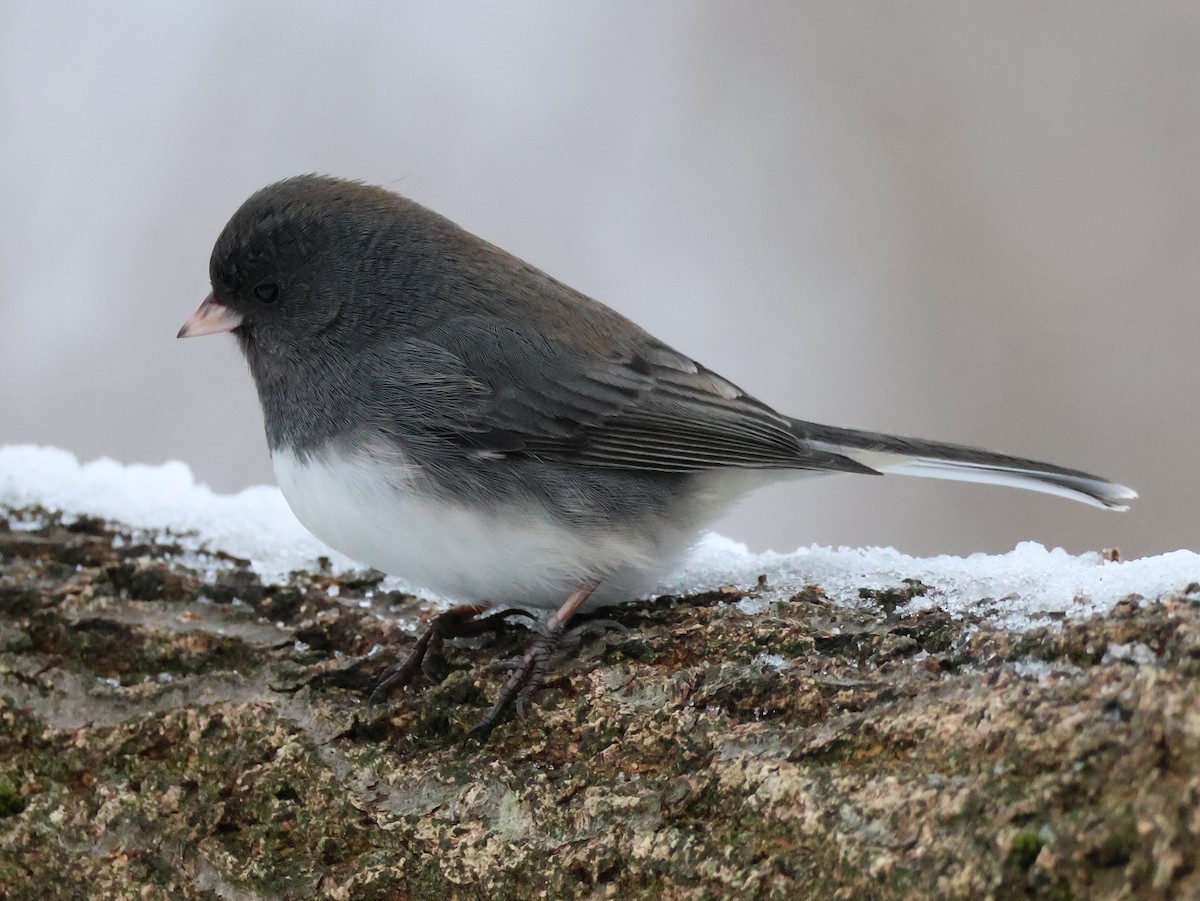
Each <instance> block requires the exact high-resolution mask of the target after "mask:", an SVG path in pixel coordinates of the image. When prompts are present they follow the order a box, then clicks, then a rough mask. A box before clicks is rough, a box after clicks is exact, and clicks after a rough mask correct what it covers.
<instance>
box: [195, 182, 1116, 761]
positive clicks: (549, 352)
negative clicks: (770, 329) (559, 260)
mask: <svg viewBox="0 0 1200 901" xmlns="http://www.w3.org/2000/svg"><path fill="white" fill-rule="evenodd" d="M209 277H210V281H211V288H212V290H211V293H209V294H208V296H207V297H206V298H205V299H204V301H203V302H202V303H201V305H200V307H199V309H197V310H196V312H195V313H194V314H192V316H191V317H190V318H189V319H188V320H187V321H186V322H185V324H184V325H183V327H182V328H181V329H180V331H179V334H178V337H180V338H185V337H194V336H200V335H211V334H218V333H223V332H231V333H232V334H233V336H234V337H235V338H236V340H237V344H238V345H239V347H240V348H241V350H242V352H243V354H244V355H245V358H246V361H247V363H248V365H249V370H250V373H251V376H252V377H253V380H254V384H255V386H256V389H257V393H258V399H259V401H260V403H261V406H262V412H263V421H264V426H265V430H266V437H267V443H268V447H269V449H270V453H271V461H272V465H273V468H274V472H275V476H276V480H277V482H278V485H279V488H280V490H281V492H282V494H283V496H284V498H285V499H286V500H287V502H288V504H289V505H290V507H291V509H292V510H293V512H294V513H295V515H296V517H297V518H298V519H299V521H300V522H301V523H302V524H303V525H304V526H305V527H306V528H307V529H308V530H309V531H311V532H312V533H313V534H314V535H315V536H316V537H318V538H319V539H321V540H322V541H323V542H325V543H326V544H327V545H329V546H330V547H332V548H335V549H337V550H339V551H341V552H343V553H344V554H346V555H347V556H349V557H350V558H352V559H354V560H356V561H359V562H361V563H363V564H365V565H368V566H370V567H374V568H376V569H379V570H382V571H383V572H385V573H388V574H393V575H396V576H399V577H401V578H403V579H404V580H405V581H407V582H408V583H410V584H412V585H415V586H420V587H423V588H425V589H428V590H430V591H433V592H435V593H437V594H439V595H442V596H443V597H447V598H450V599H453V600H455V601H457V602H459V603H457V604H456V605H455V606H453V607H451V608H450V609H448V610H446V611H445V612H443V613H441V614H439V615H438V616H437V617H435V618H434V619H433V621H432V622H431V624H430V625H429V627H428V629H427V630H426V631H425V633H424V634H423V635H421V636H420V637H419V639H418V640H417V642H416V644H415V645H414V647H413V649H412V650H411V651H410V653H409V654H408V655H407V656H406V657H404V658H403V659H401V660H398V661H397V662H396V663H395V664H394V665H393V666H391V667H390V668H389V669H388V670H387V671H385V673H384V674H383V676H382V677H381V679H380V681H379V683H378V685H377V686H376V688H375V691H374V692H373V693H372V696H371V700H372V702H374V703H379V702H381V701H383V700H385V699H386V698H387V697H388V696H389V694H390V693H391V692H392V691H394V690H395V689H396V688H397V687H399V686H401V685H406V684H409V683H411V682H412V681H413V680H414V679H415V678H416V676H417V674H418V673H419V672H420V673H424V674H425V675H426V676H428V677H430V678H436V677H435V675H434V674H435V672H436V668H435V666H434V663H435V661H436V660H438V659H439V658H440V655H441V652H442V646H443V643H444V641H445V640H446V639H448V638H453V637H458V636H466V635H475V634H480V633H482V632H485V631H488V630H494V629H498V628H500V626H501V625H502V622H503V621H506V620H507V618H509V617H511V616H512V615H514V614H522V615H533V614H535V613H540V614H542V615H543V616H544V615H545V614H549V615H548V618H546V619H545V621H544V622H543V623H542V624H541V627H540V628H539V629H537V630H536V632H535V637H534V639H533V641H532V642H531V644H530V646H529V649H528V651H527V652H526V653H525V655H524V656H523V657H522V658H520V660H519V661H518V663H517V665H516V666H515V667H514V668H513V670H512V672H511V673H510V675H509V677H508V680H507V681H506V682H505V684H504V686H503V688H502V689H501V691H500V693H499V695H498V697H497V698H496V700H495V702H494V703H493V705H492V706H491V708H490V709H489V710H488V712H487V714H486V715H485V716H484V718H483V719H482V720H481V721H480V722H479V724H478V725H477V726H476V727H475V729H474V730H472V734H475V735H478V736H480V737H481V738H485V737H486V735H487V733H488V732H490V731H491V730H492V729H493V728H494V727H495V726H496V725H497V724H498V723H499V722H500V721H501V720H502V719H503V717H504V716H505V715H506V713H507V712H508V710H509V709H510V708H511V707H514V706H515V707H516V708H517V709H518V710H519V711H523V709H524V707H525V705H526V704H527V703H529V702H530V701H532V699H533V698H534V697H535V695H536V693H537V691H538V690H539V688H540V687H541V685H542V683H543V681H544V679H545V676H546V673H547V670H548V668H549V667H550V665H551V661H552V660H553V659H554V657H555V654H556V651H557V650H558V649H559V648H560V647H561V646H562V644H563V643H564V636H567V635H568V634H569V633H570V631H571V629H570V624H571V623H572V621H573V620H574V618H575V617H576V615H577V614H580V613H584V612H588V611H591V610H594V609H596V608H599V607H602V606H605V605H608V604H614V603H619V602H621V601H625V600H630V599H634V598H638V597H641V596H643V595H644V594H645V593H647V592H648V591H650V590H651V589H653V588H654V587H655V585H656V584H657V583H658V582H659V580H660V579H661V578H662V577H663V576H664V575H666V574H667V573H668V572H669V571H670V570H671V569H672V568H673V567H674V565H675V564H676V563H677V562H678V561H679V560H680V559H681V557H682V556H683V555H684V554H685V553H686V552H687V550H688V549H689V548H690V547H691V546H692V545H693V544H694V542H695V541H696V539H697V538H698V536H699V535H700V534H701V533H702V531H703V529H704V528H705V526H707V525H708V524H710V523H711V522H712V520H713V519H715V518H716V517H717V516H719V515H720V514H721V513H722V512H723V511H725V510H726V509H727V508H728V507H729V506H730V505H731V504H732V503H733V502H734V501H736V500H737V499H738V498H740V497H741V496H742V495H744V494H746V493H747V492H749V491H751V490H753V489H755V488H757V487H759V486H762V485H766V484H770V483H772V482H777V481H779V480H782V479H787V478H795V477H810V476H818V475H830V474H838V473H852V474H860V475H869V476H880V475H892V474H902V475H910V476H926V477H932V478H939V479H957V480H965V481H972V482H986V483H993V484H998V485H1006V486H1015V487H1018V488H1026V489H1032V490H1034V491H1041V492H1046V493H1049V494H1055V495H1060V496H1063V497H1067V498H1072V499H1074V500H1078V501H1083V502H1084V503H1088V504H1092V505H1094V506H1098V507H1104V508H1109V509H1114V510H1122V509H1126V508H1127V506H1128V503H1129V501H1131V500H1132V499H1133V498H1135V497H1136V496H1137V495H1136V493H1135V492H1134V491H1132V490H1131V489H1129V488H1126V487H1124V486H1122V485H1118V484H1115V483H1113V482H1110V481H1108V480H1106V479H1103V478H1101V477H1099V476H1095V475H1090V474H1088V473H1085V472H1081V471H1078V470H1074V469H1068V468H1065V467H1061V466H1056V465H1053V464H1050V463H1042V462H1038V461H1035V460H1030V459H1025V458H1022V457H1016V456H1009V455H1007V454H1000V453H996V452H993V451H988V450H982V449H979V448H974V447H966V446H960V445H955V444H947V443H943V442H938V441H929V440H925V439H920V438H905V437H899V436H895V435H889V434H882V433H878V432H870V431H861V430H856V429H848V428H839V427H836V426H829V425H821V424H818V423H813V422H806V421H803V420H799V419H794V418H792V417H789V416H786V415H784V414H782V413H779V412H777V411H776V410H775V409H773V408H772V407H770V406H768V405H767V404H765V403H763V402H762V401H759V400H757V399H756V398H754V397H753V396H752V395H750V394H748V393H747V392H745V391H743V390H742V389H741V388H739V387H738V386H737V385H735V384H733V383H732V382H730V381H729V380H727V379H725V378H722V377H721V376H720V375H718V374H717V373H715V372H713V371H712V370H711V369H708V368H706V367H705V366H703V365H701V364H700V363H698V362H696V361H695V360H693V359H691V358H690V357H688V356H686V355H685V354H683V353H680V352H679V351H677V350H675V349H674V348H672V347H670V346H668V345H667V344H665V343H664V342H662V341H660V340H659V339H657V338H655V337H654V336H653V335H651V334H649V333H648V332H646V331H645V330H643V329H642V328H640V327H639V326H637V325H636V324H634V323H633V322H632V321H630V320H629V319H627V318H626V317H624V316H622V315H621V314H619V313H617V312H616V311H615V310H613V309H611V308H609V307H607V306H605V305H604V304H602V303H600V302H598V301H596V300H593V299H591V298H590V297H587V296H585V295H584V294H582V293H580V292H579V291H576V290H574V289H572V288H570V287H568V286H567V285H565V284H563V283H562V282H560V281H557V280H556V279H554V278H552V277H551V276H550V275H547V274H546V273H545V272H543V271H541V270H539V269H537V268H535V267H534V266H532V265H530V264H529V263H526V262H524V261H523V260H521V259H518V258H517V257H515V256H513V255H511V254H509V253H507V252H505V251H504V250H502V249H500V248H499V247H497V246H495V245H493V244H491V243H489V242H487V241H485V240H483V239H482V238H479V237H477V236H475V235H474V234H471V233H470V232H468V231H466V230H465V229H463V228H461V227H459V226H458V225H456V224H455V223H453V222H451V221H450V220H448V219H446V218H444V217H442V216H440V215H438V214H437V213H435V212H433V211H431V210H429V209H427V208H426V207H424V206H422V205H420V204H418V203H416V202H415V201H413V200H410V199H408V198H406V197H403V196H401V195H400V194H398V193H395V192H393V191H391V190H388V189H386V188H383V187H378V186H374V185H370V184H366V183H363V182H360V181H354V180H348V179H343V178H337V177H333V176H328V175H318V174H307V175H300V176H296V177H292V178H288V179H285V180H283V181H279V182H276V183H274V184H271V185H269V186H267V187H264V188H262V189H261V190H259V191H257V192H256V193H254V194H253V195H252V196H250V197H249V199H247V200H246V201H245V202H244V203H243V204H242V205H241V207H240V208H238V209H237V211H236V212H235V213H234V214H233V216H232V218H230V220H229V222H228V223H227V224H226V225H225V227H224V229H223V230H222V231H221V233H220V235H219V237H218V238H217V241H216V243H215V245H214V247H213V251H212V255H211V257H210V260H209Z"/></svg>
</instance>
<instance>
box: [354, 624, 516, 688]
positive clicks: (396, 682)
mask: <svg viewBox="0 0 1200 901" xmlns="http://www.w3.org/2000/svg"><path fill="white" fill-rule="evenodd" d="M487 609H488V608H487V607H486V606H483V605H479V604H461V605H459V606H457V607H451V608H450V609H449V610H447V611H446V612H445V613H439V614H438V615H437V616H435V617H434V618H433V621H432V622H431V623H430V624H429V627H428V628H427V629H426V630H425V631H424V633H422V635H421V637H420V638H418V639H417V643H416V644H415V645H413V648H412V650H411V651H409V652H408V655H407V656H406V657H405V658H404V659H403V660H399V661H397V662H396V663H394V664H393V665H392V666H390V667H388V668H387V669H386V670H385V671H384V672H383V675H381V676H380V677H379V681H378V682H377V683H376V685H375V690H374V691H372V692H371V697H370V700H369V701H368V702H367V703H368V704H370V705H372V706H374V705H376V704H381V703H383V702H384V701H386V700H387V697H388V695H389V694H391V692H392V691H393V690H394V689H396V688H399V687H401V686H405V685H409V684H411V683H412V681H413V679H414V678H416V675H417V672H418V671H420V673H421V674H422V675H423V676H424V677H425V678H426V680H428V681H429V682H430V683H433V684H436V683H438V682H441V681H442V679H443V678H445V666H444V664H445V654H444V651H443V649H444V646H445V644H446V639H447V638H470V637H474V636H476V635H482V634H483V633H485V632H492V633H499V632H500V630H501V629H503V628H504V625H505V621H506V620H507V618H508V617H510V616H528V617H530V618H532V617H533V614H531V613H528V612H527V611H525V610H518V609H516V608H507V609H504V610H498V611H496V612H494V613H489V614H488V615H487V616H480V614H481V613H483V612H484V611H485V610H487Z"/></svg>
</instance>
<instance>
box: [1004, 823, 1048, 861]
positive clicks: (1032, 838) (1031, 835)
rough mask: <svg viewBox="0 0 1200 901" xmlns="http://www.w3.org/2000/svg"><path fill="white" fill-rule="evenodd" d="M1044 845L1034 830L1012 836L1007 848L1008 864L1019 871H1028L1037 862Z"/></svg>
mask: <svg viewBox="0 0 1200 901" xmlns="http://www.w3.org/2000/svg"><path fill="white" fill-rule="evenodd" d="M1044 844H1046V843H1045V842H1044V841H1042V837H1041V836H1040V835H1038V833H1037V831H1036V830H1033V829H1024V830H1022V831H1021V832H1018V833H1017V834H1016V835H1014V836H1013V840H1012V844H1011V845H1010V846H1009V848H1008V862H1009V863H1010V864H1011V865H1012V866H1014V867H1016V868H1017V869H1019V870H1028V869H1029V868H1030V867H1031V866H1033V862H1034V861H1035V860H1037V856H1038V854H1040V853H1041V850H1042V845H1044Z"/></svg>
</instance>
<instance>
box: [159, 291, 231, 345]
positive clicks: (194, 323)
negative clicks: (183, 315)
mask: <svg viewBox="0 0 1200 901" xmlns="http://www.w3.org/2000/svg"><path fill="white" fill-rule="evenodd" d="M241 324H242V314H241V313H235V312H234V311H233V310H231V309H229V307H227V306H225V305H224V304H219V303H217V302H216V300H214V299H213V296H212V294H211V293H210V294H209V295H208V297H206V298H204V303H202V304H200V308H199V309H198V310H196V312H195V313H193V314H192V315H191V316H190V317H188V321H187V322H185V323H184V324H183V328H181V329H180V330H179V334H178V335H176V336H175V337H176V338H198V337H200V336H201V335H219V334H220V333H221V332H228V331H232V330H233V329H235V328H237V327H238V326H239V325H241Z"/></svg>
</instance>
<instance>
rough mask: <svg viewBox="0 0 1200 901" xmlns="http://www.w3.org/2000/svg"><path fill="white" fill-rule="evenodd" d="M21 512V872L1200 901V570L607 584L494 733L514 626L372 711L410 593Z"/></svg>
mask: <svg viewBox="0 0 1200 901" xmlns="http://www.w3.org/2000/svg"><path fill="white" fill-rule="evenodd" d="M0 512H2V511H0ZM29 512H30V511H25V513H24V514H23V515H26V516H27V515H29ZM34 512H35V513H36V515H39V516H42V517H43V527H40V528H36V529H31V528H28V527H27V526H20V527H12V528H10V527H9V526H7V525H3V523H4V522H5V519H4V517H3V516H0V897H3V898H39V899H43V898H94V897H120V898H124V897H130V898H147V899H153V898H311V897H322V898H325V897H328V898H345V899H374V898H379V899H384V898H388V899H392V898H446V897H461V898H489V899H495V898H527V897H545V898H571V897H589V898H591V897H594V898H602V897H617V898H629V897H650V896H652V897H656V898H664V899H673V898H721V897H737V898H788V899H791V898H809V899H826V898H830V899H832V898H838V899H854V898H880V899H889V898H930V897H941V898H972V899H979V898H997V899H1003V898H1024V897H1035V898H1056V899H1057V898H1062V899H1065V898H1089V899H1098V898H1134V897H1136V898H1150V899H1153V898H1164V899H1165V898H1197V897H1200V871H1198V869H1197V866H1198V864H1200V682H1198V681H1197V679H1196V676H1197V673H1198V672H1200V585H1191V586H1185V585H1180V586H1179V591H1178V593H1177V594H1175V595H1172V596H1168V597H1165V598H1160V599H1156V600H1148V599H1141V598H1136V597H1133V598H1129V599H1127V600H1125V601H1123V602H1122V603H1121V604H1119V605H1118V606H1117V607H1116V608H1115V609H1113V610H1112V611H1111V612H1110V613H1108V614H1107V615H1105V616H1103V617H1097V618H1093V619H1086V620H1080V621H1076V620H1073V619H1070V618H1064V617H1062V616H1055V615H1050V616H1048V617H1047V619H1046V622H1045V624H1044V625H1042V626H1040V627H1038V628H1034V629H1032V630H1030V631H1026V632H1023V633H1013V632H1009V631H1005V630H1003V629H1000V628H997V627H995V626H994V625H992V624H990V623H989V621H988V619H987V618H986V617H983V616H980V617H974V618H967V619H951V618H950V617H949V616H947V615H945V614H944V613H941V612H940V611H938V610H936V609H934V610H928V611H924V612H920V613H911V612H905V607H904V604H905V602H906V601H907V600H908V599H909V597H910V596H911V594H913V593H920V592H921V591H922V586H921V585H919V584H912V585H911V586H910V588H909V589H908V590H907V591H898V592H883V593H871V594H869V596H866V597H864V598H862V603H861V604H860V605H859V606H857V607H855V608H852V609H851V608H847V607H845V606H837V605H834V604H831V603H830V602H829V601H827V600H826V599H825V598H824V597H823V595H822V593H821V591H820V589H819V588H816V587H814V588H810V589H807V590H805V591H803V592H801V593H799V594H797V595H795V596H794V597H792V598H791V599H790V600H788V601H786V602H784V603H779V604H776V605H773V606H772V607H771V608H769V609H768V610H767V611H766V612H764V613H760V614H756V615H749V614H746V613H744V612H742V611H741V610H739V608H738V607H737V606H736V605H735V604H734V603H732V601H735V600H737V598H738V597H740V596H741V593H740V592H739V593H734V592H731V591H724V592H722V591H716V592H713V593H710V594H706V595H701V596H696V597H687V598H665V599H661V600H659V601H656V602H654V603H650V604H641V605H631V606H628V607H621V608H618V609H616V610H612V611H609V612H608V614H609V615H611V617H612V618H613V619H615V620H616V621H617V622H618V623H619V624H620V625H621V626H623V627H624V629H623V630H608V631H605V632H603V633H602V634H600V635H598V636H597V637H595V638H593V639H591V640H590V641H589V642H588V643H587V644H585V646H584V647H583V649H582V650H581V652H580V653H579V654H578V655H577V656H576V657H575V658H574V659H573V660H572V661H571V662H570V663H569V664H567V665H566V666H564V667H563V668H561V669H560V670H559V671H558V673H557V674H556V675H555V676H554V677H552V678H551V680H550V683H549V686H548V689H547V690H546V691H545V692H543V694H542V695H541V696H540V698H539V703H538V704H537V706H535V707H534V708H533V709H531V710H530V711H528V712H527V713H526V715H525V716H523V717H514V718H511V719H509V720H507V721H506V722H504V723H503V724H502V725H501V726H500V727H499V728H498V729H497V730H496V731H495V732H494V733H493V734H492V736H491V738H490V740H489V741H488V742H487V743H486V744H482V745H480V744H479V743H477V742H467V741H464V736H465V734H466V731H467V730H468V729H469V728H470V727H471V725H472V724H473V723H474V722H475V721H476V720H477V719H478V718H479V717H480V716H481V715H482V713H483V712H484V711H485V710H486V709H487V704H488V700H489V698H491V697H492V696H494V695H495V693H496V691H497V690H498V688H499V686H500V684H501V682H502V681H503V679H504V675H505V673H504V667H503V666H496V665H494V664H495V663H496V661H502V660H504V659H505V658H510V657H513V656H515V655H518V654H519V653H520V652H521V650H522V648H523V646H524V644H525V643H526V642H527V641H528V639H529V634H528V632H527V631H526V630H525V629H524V628H523V627H521V626H520V625H519V624H516V625H514V627H513V628H512V629H511V630H510V631H509V632H507V633H506V634H504V635H502V636H500V637H499V638H498V639H496V640H494V641H491V642H489V641H486V640H484V641H471V642H463V643H459V644H457V645H456V646H454V647H451V648H449V652H450V662H451V664H453V667H452V668H451V670H450V672H449V674H448V676H447V678H446V679H445V680H444V681H442V682H441V683H440V684H438V685H435V686H428V687H422V688H421V689H419V690H416V691H409V692H407V693H402V694H401V695H400V696H399V697H397V698H396V699H395V700H394V701H393V702H392V703H390V704H388V705H386V706H384V707H381V708H378V709H368V708H367V707H366V705H365V702H364V698H365V696H366V694H367V693H368V691H369V688H370V686H371V684H372V682H373V680H374V678H375V677H376V676H377V675H378V673H379V672H381V671H382V670H383V669H384V667H385V666H386V665H387V664H388V663H389V662H390V661H391V659H392V653H393V652H403V651H404V650H405V649H406V648H407V647H409V645H410V644H411V642H412V640H413V636H412V635H411V634H408V633H406V632H404V631H402V630H401V629H400V628H399V627H398V626H397V625H395V621H396V618H397V617H404V618H407V619H409V620H410V621H411V620H412V619H414V618H422V619H425V618H427V617H428V615H429V614H428V612H425V611H423V610H422V606H421V604H420V603H419V602H418V601H416V600H414V599H412V598H409V597H405V596H400V595H393V594H387V593H384V592H381V591H379V590H378V586H377V584H376V583H375V582H374V581H373V580H372V579H370V578H363V579H357V580H354V579H339V578H334V577H332V576H330V575H327V574H315V575H314V574H298V575H296V576H294V577H293V578H292V579H291V580H290V581H289V582H288V584H286V585H263V584H262V583H261V582H260V581H259V580H258V578H257V577H256V576H254V575H253V574H252V573H251V572H250V571H249V570H248V569H247V568H246V566H245V565H244V564H242V563H240V562H238V561H235V560H229V559H226V560H214V561H210V563H211V564H213V565H217V566H218V567H219V571H216V572H215V574H214V572H213V571H212V566H195V565H194V564H195V561H194V560H193V566H191V567H189V566H188V565H186V564H185V563H183V562H180V560H179V559H178V555H177V551H178V548H175V547H172V546H169V545H164V544H159V543H155V542H153V541H149V540H146V539H145V538H144V537H140V536H138V535H132V534H130V533H129V532H128V531H127V530H124V529H122V528H121V527H120V526H117V525H111V524H106V523H102V522H98V521H94V520H86V519H85V520H81V521H78V522H75V523H73V524H71V525H63V524H61V523H59V522H58V521H56V519H55V517H54V516H53V515H49V514H46V513H45V512H44V511H34ZM18 518H19V517H15V516H14V517H13V519H12V521H13V523H14V524H15V523H16V522H17V519H18ZM1002 603H1003V601H999V602H998V603H997V606H1000V605H1002ZM1071 604H1072V599H1071V598H1064V599H1063V610H1064V611H1067V610H1069V609H1070V607H1071ZM377 647H383V648H386V649H388V650H387V651H386V652H384V653H374V654H372V653H371V651H372V649H373V648H377Z"/></svg>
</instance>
